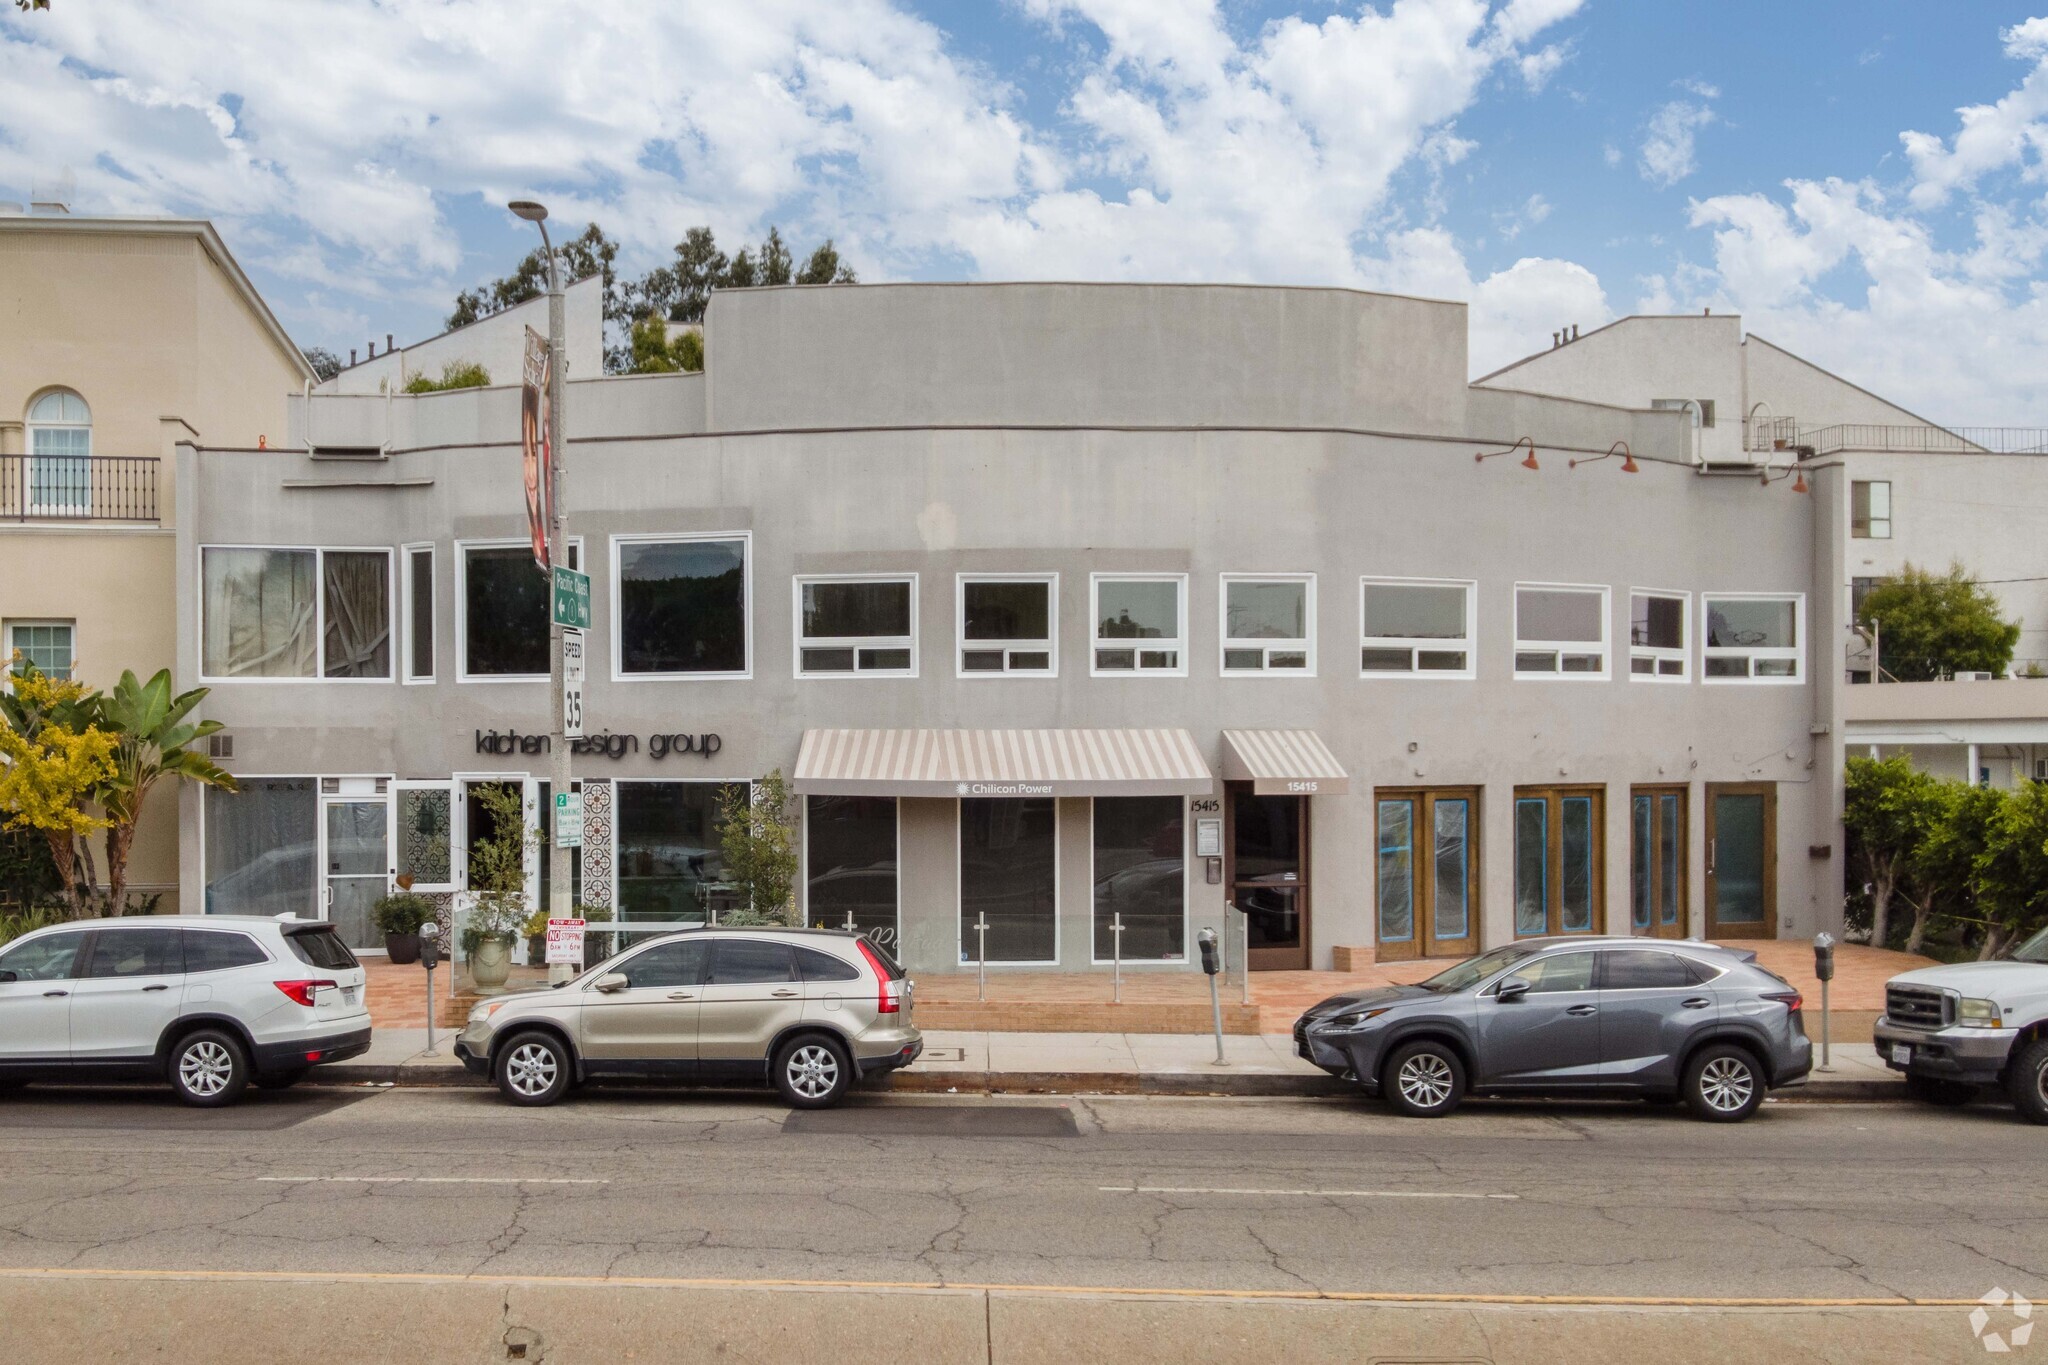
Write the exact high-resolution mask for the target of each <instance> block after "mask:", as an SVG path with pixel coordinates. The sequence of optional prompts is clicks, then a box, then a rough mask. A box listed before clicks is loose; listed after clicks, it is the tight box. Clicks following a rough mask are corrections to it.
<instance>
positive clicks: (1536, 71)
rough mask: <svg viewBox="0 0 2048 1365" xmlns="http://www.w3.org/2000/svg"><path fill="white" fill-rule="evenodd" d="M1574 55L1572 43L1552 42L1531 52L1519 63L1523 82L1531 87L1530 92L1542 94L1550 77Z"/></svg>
mask: <svg viewBox="0 0 2048 1365" xmlns="http://www.w3.org/2000/svg"><path fill="white" fill-rule="evenodd" d="M1574 55H1575V54H1574V52H1573V48H1572V45H1571V44H1570V43H1552V44H1551V45H1550V46H1548V47H1546V48H1542V49H1540V50H1538V51H1535V52H1531V53H1530V54H1529V55H1528V56H1526V57H1524V58H1522V60H1521V61H1520V63H1518V66H1519V69H1520V70H1521V73H1522V84H1523V85H1525V86H1527V87H1528V88H1529V93H1531V94H1541V93H1542V90H1543V87H1544V86H1546V85H1548V84H1550V78H1551V77H1552V76H1555V75H1556V74H1557V73H1558V72H1559V71H1560V70H1562V69H1563V67H1564V64H1565V63H1566V62H1568V61H1570V60H1571V59H1572V57H1573V56H1574Z"/></svg>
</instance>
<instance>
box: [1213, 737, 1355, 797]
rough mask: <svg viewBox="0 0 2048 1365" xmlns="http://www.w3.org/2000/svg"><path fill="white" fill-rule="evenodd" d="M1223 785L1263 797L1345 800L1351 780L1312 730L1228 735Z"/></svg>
mask: <svg viewBox="0 0 2048 1365" xmlns="http://www.w3.org/2000/svg"><path fill="white" fill-rule="evenodd" d="M1223 780H1224V781H1225V782H1249V783H1251V784H1252V790H1253V791H1254V792H1256V793H1258V794H1259V795H1260V796H1342V795H1344V794H1345V793H1346V792H1348V791H1350V790H1351V775H1350V774H1349V773H1347V772H1345V771H1344V765H1343V764H1341V763H1339V762H1338V761H1337V756H1336V755H1335V754H1333V753H1331V752H1330V746H1329V745H1327V744H1325V743H1323V740H1322V736H1320V735H1318V734H1317V733H1316V732H1315V731H1313V730H1225V731H1224V732H1223Z"/></svg>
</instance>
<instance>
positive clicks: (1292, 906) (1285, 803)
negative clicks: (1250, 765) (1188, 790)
mask: <svg viewBox="0 0 2048 1365" xmlns="http://www.w3.org/2000/svg"><path fill="white" fill-rule="evenodd" d="M1228 797H1229V803H1228V815H1229V817H1230V829H1229V831H1228V835H1227V838H1228V847H1229V849H1230V860H1229V861H1230V867H1229V871H1228V873H1227V874H1226V875H1227V876H1228V877H1229V879H1230V899H1231V903H1232V904H1234V905H1235V906H1236V907H1237V908H1238V909H1239V910H1240V911H1242V912H1243V913H1244V916H1245V923H1244V929H1245V933H1246V936H1247V937H1246V943H1247V946H1248V948H1249V952H1248V953H1247V961H1248V962H1249V963H1250V965H1251V969H1252V970H1253V971H1255V972H1281V971H1302V970H1305V969H1306V968H1307V967H1308V961H1309V956H1308V955H1309V936H1308V901H1309V895H1308V798H1307V797H1305V796H1259V795H1256V794H1255V793H1254V792H1253V791H1252V789H1251V784H1250V783H1235V782H1234V783H1231V784H1229V787H1228Z"/></svg>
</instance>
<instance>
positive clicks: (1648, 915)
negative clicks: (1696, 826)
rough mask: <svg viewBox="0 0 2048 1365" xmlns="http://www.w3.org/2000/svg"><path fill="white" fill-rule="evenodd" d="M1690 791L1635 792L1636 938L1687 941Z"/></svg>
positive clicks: (1632, 909) (1631, 828)
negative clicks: (1679, 939)
mask: <svg viewBox="0 0 2048 1365" xmlns="http://www.w3.org/2000/svg"><path fill="white" fill-rule="evenodd" d="M1686 794H1687V793H1686V789H1685V788H1684V787H1682V786H1675V785H1674V786H1648V787H1636V788H1634V789H1633V790H1631V791H1630V792H1629V812H1628V856H1629V863H1628V878H1629V885H1628V909H1629V924H1630V926H1631V928H1632V929H1633V930H1634V932H1635V933H1638V934H1646V935H1649V936H1650V937H1652V938H1684V937H1685V915H1686V895H1685V863H1686V856H1687V855H1686V836H1687V821H1686V814H1687V811H1686Z"/></svg>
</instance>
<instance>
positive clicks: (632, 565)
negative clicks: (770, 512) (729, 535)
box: [617, 540, 747, 674]
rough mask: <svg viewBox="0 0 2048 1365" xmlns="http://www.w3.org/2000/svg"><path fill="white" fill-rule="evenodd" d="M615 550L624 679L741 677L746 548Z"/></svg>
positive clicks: (712, 544)
mask: <svg viewBox="0 0 2048 1365" xmlns="http://www.w3.org/2000/svg"><path fill="white" fill-rule="evenodd" d="M617 544H618V555H619V585H618V613H619V666H620V669H621V671H623V672H626V673H646V674H670V673H683V674H688V673H744V672H746V669H747V582H746V564H747V544H746V542H745V541H744V540H644V541H620V542H617Z"/></svg>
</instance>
